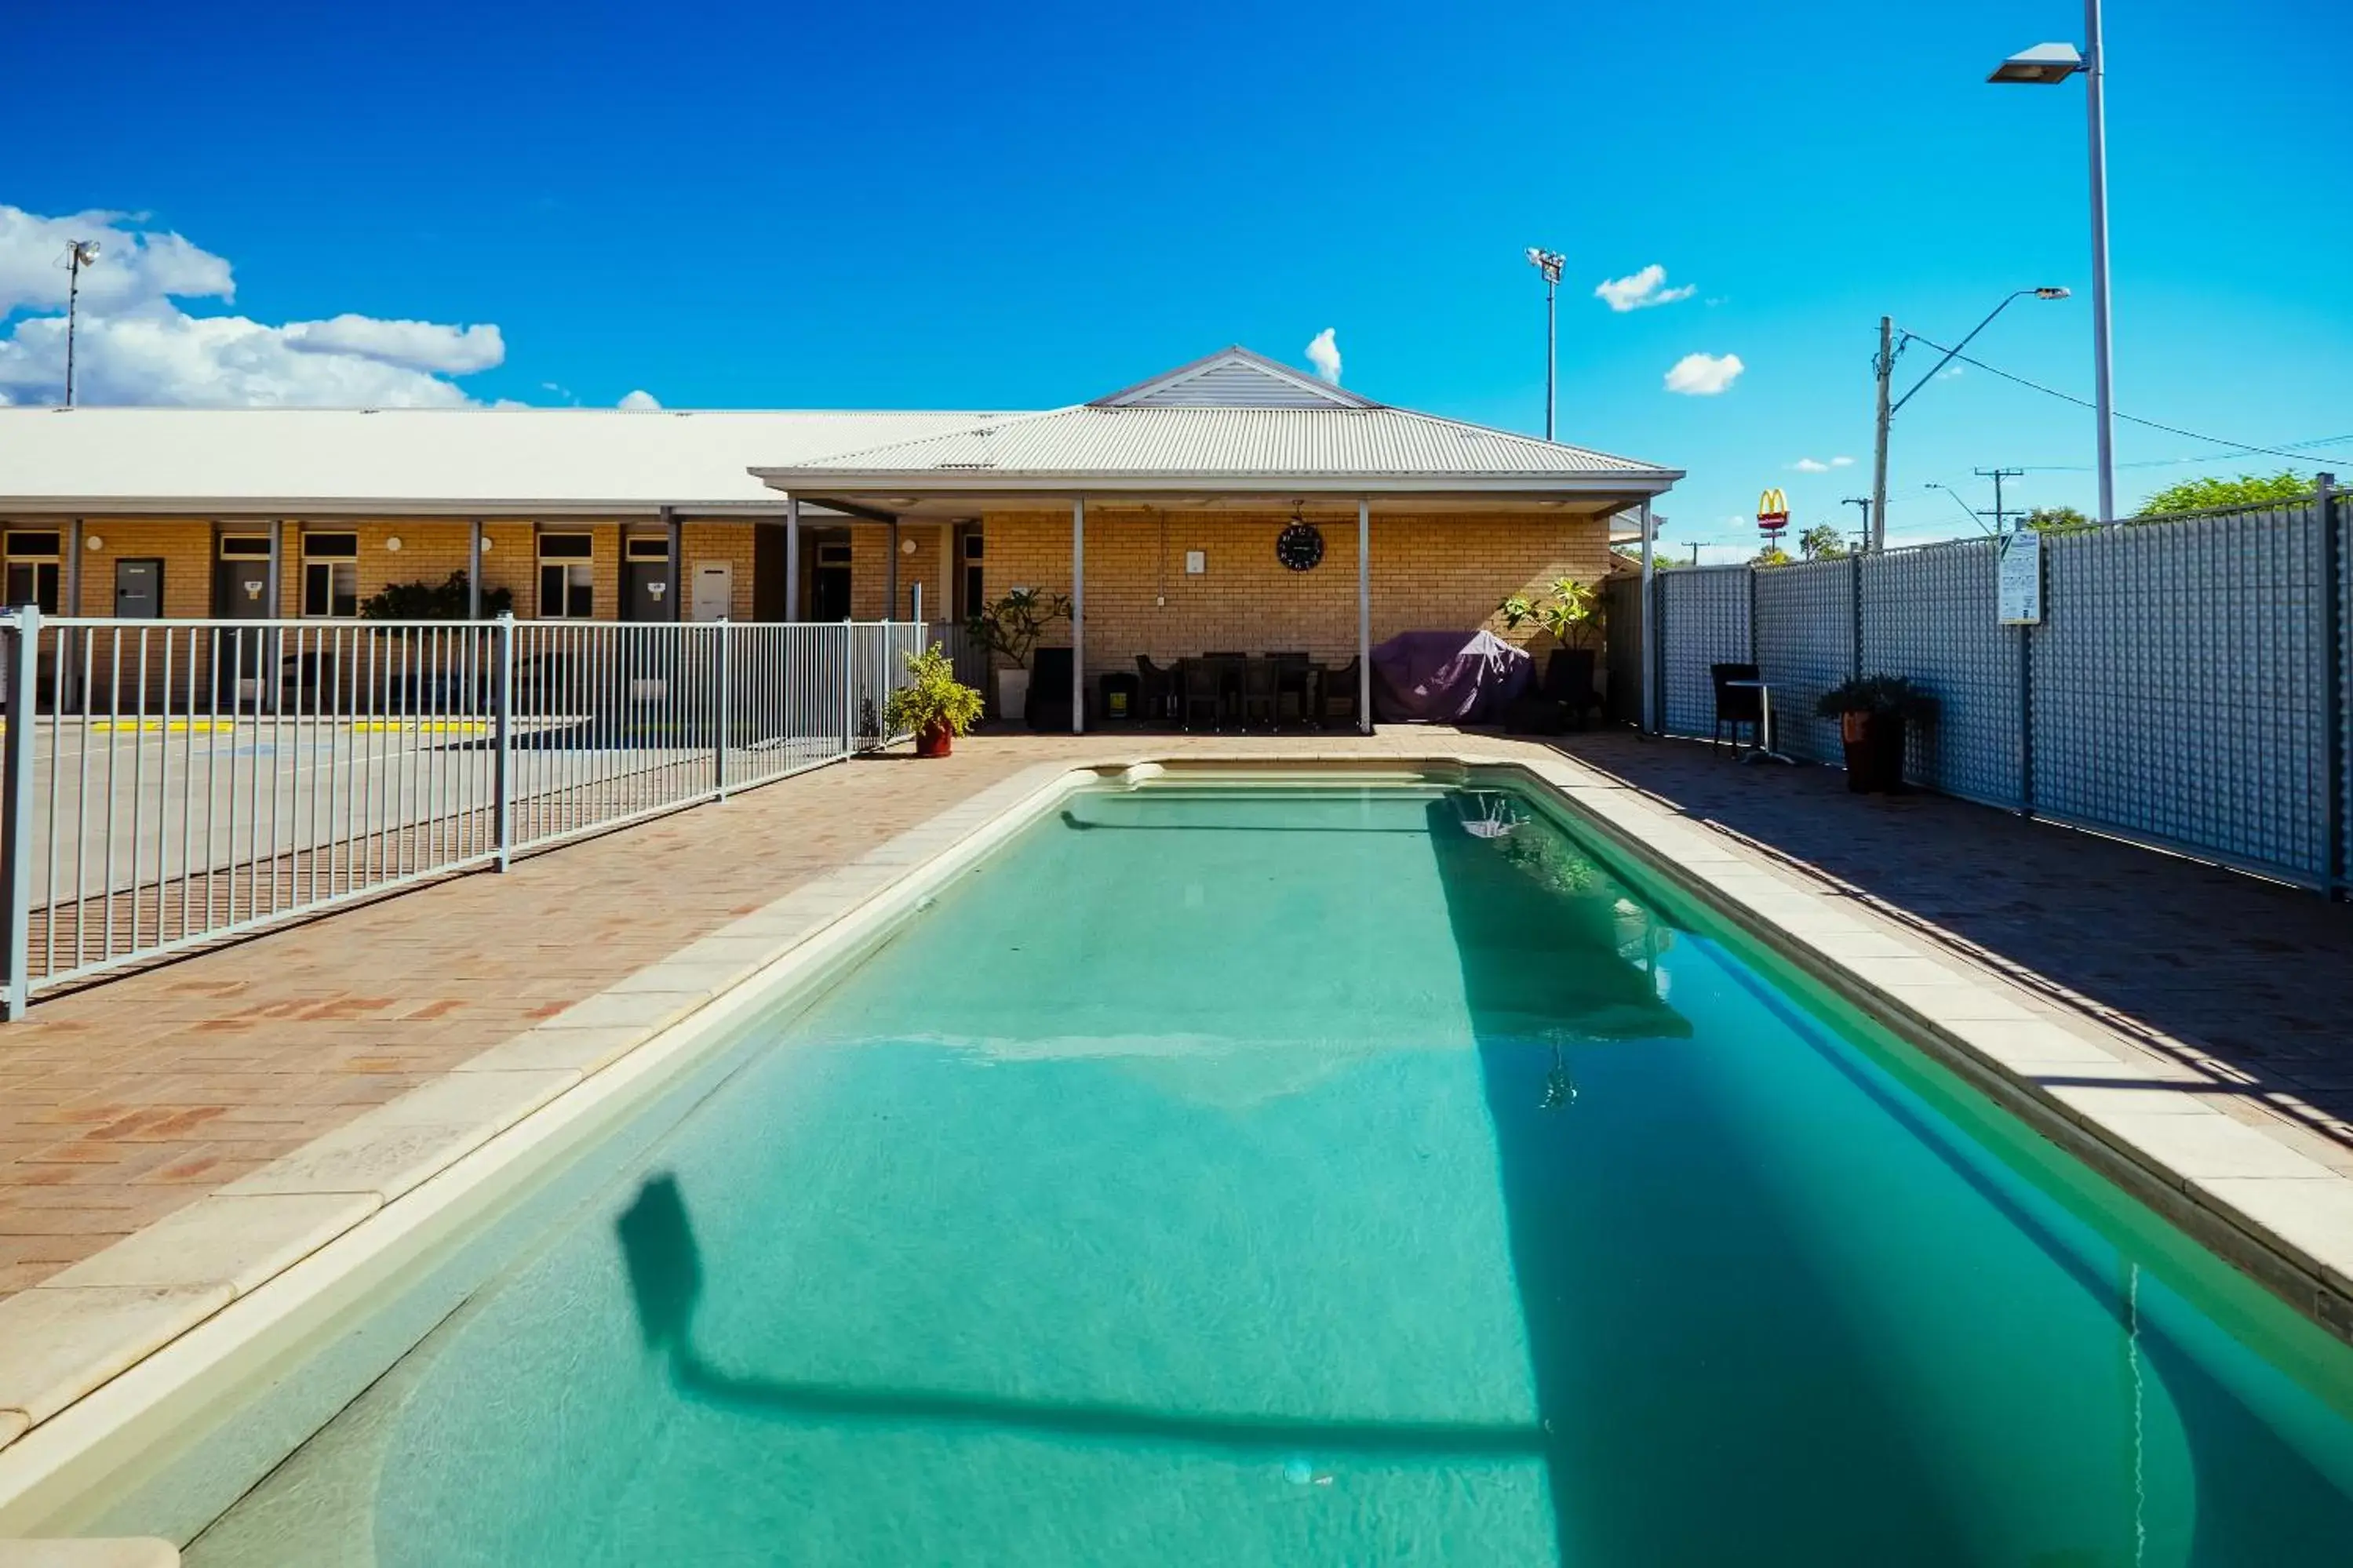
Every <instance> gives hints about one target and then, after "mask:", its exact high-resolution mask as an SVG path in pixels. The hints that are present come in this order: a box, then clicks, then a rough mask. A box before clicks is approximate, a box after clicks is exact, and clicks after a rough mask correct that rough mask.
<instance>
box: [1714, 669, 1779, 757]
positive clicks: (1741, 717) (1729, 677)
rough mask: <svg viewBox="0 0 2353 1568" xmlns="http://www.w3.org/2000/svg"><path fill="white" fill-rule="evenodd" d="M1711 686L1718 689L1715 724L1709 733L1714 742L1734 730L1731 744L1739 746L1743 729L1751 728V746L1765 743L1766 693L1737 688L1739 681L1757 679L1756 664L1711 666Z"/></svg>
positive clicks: (1751, 688)
mask: <svg viewBox="0 0 2353 1568" xmlns="http://www.w3.org/2000/svg"><path fill="white" fill-rule="evenodd" d="M1707 679H1708V684H1709V685H1711V686H1712V687H1714V688H1715V726H1714V727H1713V728H1712V729H1711V730H1710V731H1709V733H1708V740H1709V741H1710V742H1712V743H1720V742H1722V741H1723V739H1724V731H1725V730H1727V729H1729V730H1730V731H1732V743H1733V744H1734V745H1735V746H1737V745H1739V744H1740V727H1741V726H1742V725H1743V724H1746V725H1747V726H1748V733H1749V738H1750V743H1751V744H1753V745H1759V746H1761V745H1763V744H1764V743H1765V693H1764V692H1762V691H1760V690H1758V689H1757V688H1756V687H1754V686H1735V685H1733V684H1732V682H1734V681H1736V680H1755V679H1757V667H1756V666H1755V665H1753V664H1711V665H1709V666H1708V667H1707Z"/></svg>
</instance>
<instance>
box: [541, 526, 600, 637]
mask: <svg viewBox="0 0 2353 1568" xmlns="http://www.w3.org/2000/svg"><path fill="white" fill-rule="evenodd" d="M575 541H577V542H578V543H579V549H577V550H576V551H575V550H574V549H573V548H572V545H573V542H575ZM553 543H560V544H561V545H562V546H563V548H561V549H558V550H555V551H553V552H551V551H550V550H549V549H548V548H547V547H548V546H549V545H550V544H553ZM533 555H534V557H535V559H534V562H533V564H534V565H536V566H537V568H538V578H539V582H538V595H537V597H536V600H535V607H536V608H537V610H538V612H539V619H541V620H543V621H593V620H595V619H596V535H595V534H594V533H591V532H588V531H586V530H573V529H564V530H558V531H554V532H548V533H542V534H540V535H539V536H538V539H537V542H536V543H535V545H534V547H533ZM551 573H553V574H556V575H554V576H552V577H551V576H550V574H551ZM551 589H552V590H553V591H552V592H551ZM551 604H552V605H553V606H554V607H553V608H551V607H550V606H551Z"/></svg>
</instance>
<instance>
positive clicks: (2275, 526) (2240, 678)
mask: <svg viewBox="0 0 2353 1568" xmlns="http://www.w3.org/2000/svg"><path fill="white" fill-rule="evenodd" d="M2349 531H2353V496H2348V494H2347V492H2345V491H2343V490H2338V489H2334V488H2333V487H2332V485H2331V484H2330V482H2329V481H2328V479H2327V476H2326V475H2324V476H2322V483H2321V486H2320V489H2318V490H2317V491H2316V493H2315V494H2314V495H2313V496H2311V497H2308V498H2306V499H2305V500H2297V501H2290V502H2284V503H2280V504H2276V505H2269V506H2262V507H2253V508H2243V509H2238V510H2227V511H2217V512H2206V513H2198V514H2193V515H2189V516H2183V517H2175V518H2159V519H2136V520H2134V521H2130V522H2124V523H2117V524H2114V525H2111V526H2108V527H2105V528H2098V529H2092V530H2087V531H2083V532H2078V533H2065V534H2053V535H2046V536H2045V537H2044V541H2043V546H2042V621H2041V622H2040V624H2037V625H2031V626H2007V625H2003V624H2001V622H2000V616H1999V614H1998V609H1999V601H1998V594H1997V583H1996V572H1997V566H1998V563H1999V559H2000V556H1999V549H1998V546H1997V544H1996V542H1995V541H1993V540H1991V539H1975V540H1966V541H1960V542H1954V543H1949V544H1935V545H1926V546H1922V547H1919V548H1915V549H1908V550H1891V551H1887V552H1883V553H1880V554H1867V555H1858V556H1847V557H1843V558H1841V559H1837V560H1831V561H1817V562H1807V563H1798V564H1794V565H1787V566H1766V567H1755V566H1720V567H1683V568H1678V569H1676V570H1673V571H1667V572H1660V573H1656V574H1653V576H1652V579H1651V584H1652V585H1651V594H1652V599H1651V616H1650V626H1651V637H1650V643H1649V646H1648V647H1644V646H1643V643H1642V640H1641V596H1640V595H1641V587H1640V582H1639V579H1632V578H1620V579H1618V580H1616V581H1615V582H1613V583H1612V584H1611V585H1610V588H1609V601H1610V602H1609V623H1608V624H1609V667H1610V669H1611V672H1612V679H1611V687H1610V689H1611V691H1612V693H1613V694H1615V695H1616V698H1617V700H1618V704H1619V706H1618V709H1617V712H1618V716H1619V717H1620V718H1623V719H1625V720H1627V721H1629V722H1646V723H1647V726H1648V727H1649V728H1651V729H1652V730H1654V731H1661V732H1663V733H1667V734H1675V735H1706V734H1708V733H1710V731H1711V729H1712V727H1713V721H1714V717H1715V697H1714V688H1713V684H1712V682H1711V679H1710V676H1709V668H1708V667H1709V666H1710V665H1713V664H1718V663H1742V664H1754V665H1757V666H1758V667H1759V673H1760V675H1761V676H1762V678H1763V679H1764V680H1765V681H1766V682H1767V684H1768V685H1769V686H1770V687H1771V689H1772V700H1773V713H1774V727H1775V730H1776V731H1777V740H1778V746H1779V748H1780V749H1781V750H1782V751H1784V752H1788V753H1789V754H1790V755H1793V756H1795V757H1798V758H1800V759H1803V760H1807V761H1811V762H1821V763H1831V762H1836V761H1838V760H1839V759H1840V744H1839V734H1838V726H1837V725H1836V724H1835V723H1834V722H1832V721H1829V720H1825V719H1820V718H1818V717H1816V716H1815V712H1814V703H1815V700H1816V699H1817V698H1819V697H1820V695H1821V694H1822V693H1823V692H1824V691H1826V690H1828V689H1830V688H1831V687H1832V686H1834V685H1836V684H1838V683H1839V682H1840V681H1841V680H1844V679H1846V678H1847V677H1848V676H1850V675H1856V674H1862V675H1900V676H1906V677H1909V678H1910V679H1912V680H1914V681H1915V682H1916V683H1918V684H1919V685H1921V686H1922V687H1924V688H1926V689H1927V690H1928V691H1929V692H1931V693H1932V694H1934V696H1935V697H1936V701H1937V707H1938V712H1937V715H1936V720H1935V721H1934V722H1933V723H1932V724H1929V725H1927V726H1925V727H1918V728H1915V733H1914V735H1913V737H1912V739H1911V742H1910V746H1909V754H1908V756H1907V759H1906V773H1907V774H1908V776H1909V777H1910V778H1911V779H1912V781H1913V782H1915V783H1916V784H1921V785H1923V786H1926V787H1927V788H1931V789H1936V790H1939V791H1942V792H1943V793H1945V794H1947V795H1960V796H1963V797H1965V798H1968V799H1970V800H1976V801H1981V802H1984V803H1986V804H1988V805H1999V806H2004V807H2007V808H2009V809H2010V810H2013V811H2018V812H2021V813H2025V814H2028V815H2031V816H2043V817H2048V818H2051V819H2052V820H2054V821H2059V822H2064V823H2069V824H2072V825H2074V826H2082V827H2088V828H2091V829H2094V830H2095V831H2099V832H2105V833H2111V834H2115V835H2116V836H2118V837H2126V838H2132V839H2136V840H2138V841H2141V842H2144V843H2147V844H2152V845H2156V846H2158V847H2164V848H2168V849H2174V850H2179V851H2181V852H2183V853H2186V854H2189V855H2192V856H2195V857H2198V858H2201V859H2207V860H2211V861H2215V862H2217V863H2221V864H2224V865H2231V866H2236V867H2239V868H2243V869H2247V870H2252V871H2255V872H2258V873H2260V874H2262V875H2264V876H2269V877H2274V878H2277V879H2282V880H2285V881H2290V882H2294V883H2296V884H2299V885H2301V886H2305V887H2309V888H2313V889H2319V890H2321V891H2324V892H2327V893H2328V894H2330V895H2331V896H2340V897H2341V896H2343V895H2344V894H2345V893H2346V892H2347V891H2348V889H2353V858H2348V856H2349V855H2353V852H2348V844H2347V823H2348V819H2353V751H2349V750H2348V747H2353V711H2348V702H2353V627H2348V604H2353V543H2348V532H2349ZM1646 658H1647V659H1648V661H1649V664H1650V670H1649V673H1650V675H1651V681H1652V689H1653V691H1654V693H1655V700H1656V705H1657V711H1656V712H1654V713H1652V714H1651V715H1648V716H1647V719H1646V718H1645V716H1643V715H1641V714H1640V712H1639V710H1638V704H1637V703H1635V702H1630V701H1628V700H1627V699H1629V698H1630V697H1632V696H1633V694H1635V693H1639V692H1640V691H1641V686H1642V682H1641V676H1642V674H1643V664H1644V660H1645V659H1646Z"/></svg>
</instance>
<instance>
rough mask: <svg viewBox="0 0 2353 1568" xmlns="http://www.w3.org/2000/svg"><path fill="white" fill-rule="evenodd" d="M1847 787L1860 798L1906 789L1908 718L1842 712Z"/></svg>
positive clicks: (1841, 735)
mask: <svg viewBox="0 0 2353 1568" xmlns="http://www.w3.org/2000/svg"><path fill="white" fill-rule="evenodd" d="M1839 739H1840V741H1841V742H1843V743H1844V745H1845V747H1846V787H1847V788H1848V789H1850V790H1852V791H1853V792H1854V793H1855V794H1856V795H1899V794H1901V793H1903V789H1904V715H1903V714H1901V713H1881V712H1862V713H1841V714H1840V715H1839Z"/></svg>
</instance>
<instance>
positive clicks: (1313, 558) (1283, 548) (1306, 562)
mask: <svg viewBox="0 0 2353 1568" xmlns="http://www.w3.org/2000/svg"><path fill="white" fill-rule="evenodd" d="M1274 558H1275V559H1276V560H1277V561H1280V562H1282V563H1283V564H1284V565H1285V566H1288V567H1290V568H1291V570H1293V572H1313V571H1314V570H1315V566H1316V563H1319V562H1321V561H1322V560H1323V559H1324V531H1323V530H1322V529H1320V528H1317V527H1316V526H1315V525H1314V523H1312V522H1307V521H1302V520H1301V519H1299V518H1295V517H1294V518H1293V519H1292V520H1291V525H1290V526H1289V527H1287V528H1285V529H1284V530H1283V531H1282V532H1281V533H1278V534H1276V535H1275V536H1274Z"/></svg>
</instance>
